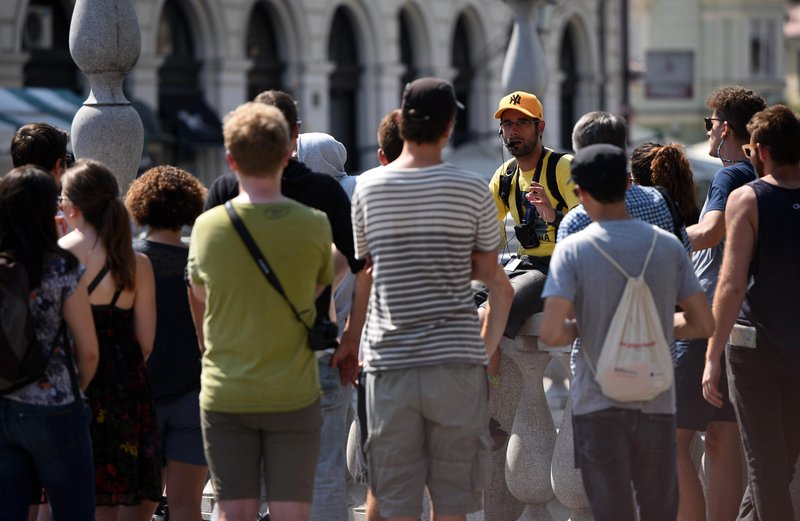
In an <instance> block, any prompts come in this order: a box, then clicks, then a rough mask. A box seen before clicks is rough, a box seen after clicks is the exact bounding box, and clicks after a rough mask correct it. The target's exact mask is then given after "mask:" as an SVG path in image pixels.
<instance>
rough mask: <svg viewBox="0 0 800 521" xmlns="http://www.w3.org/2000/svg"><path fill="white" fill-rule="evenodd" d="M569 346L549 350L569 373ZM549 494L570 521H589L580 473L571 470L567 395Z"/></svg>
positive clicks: (555, 451)
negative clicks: (551, 490)
mask: <svg viewBox="0 0 800 521" xmlns="http://www.w3.org/2000/svg"><path fill="white" fill-rule="evenodd" d="M570 350H571V346H568V347H565V348H553V349H552V350H551V354H552V355H553V357H554V358H555V359H556V360H557V361H558V363H559V365H560V366H561V367H563V368H564V370H565V371H567V373H569V353H570ZM551 479H552V483H553V492H554V493H555V495H556V498H557V499H558V501H559V502H560V503H561V504H562V505H564V506H565V507H567V508H568V509H569V511H570V516H569V519H570V521H591V519H592V512H591V510H590V505H589V498H588V497H587V496H586V489H585V488H584V486H583V478H582V477H581V471H580V470H579V469H576V468H575V444H574V439H573V434H572V400H571V399H570V398H569V396H567V403H566V407H565V408H564V414H563V416H562V417H561V426H560V427H559V429H558V436H557V437H556V446H555V450H554V451H553V466H552V476H551Z"/></svg>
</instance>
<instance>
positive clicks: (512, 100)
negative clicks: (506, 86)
mask: <svg viewBox="0 0 800 521" xmlns="http://www.w3.org/2000/svg"><path fill="white" fill-rule="evenodd" d="M508 102H509V103H511V104H512V105H519V104H520V103H522V97H521V96H520V95H519V94H512V95H511V97H510V98H509V99H508Z"/></svg>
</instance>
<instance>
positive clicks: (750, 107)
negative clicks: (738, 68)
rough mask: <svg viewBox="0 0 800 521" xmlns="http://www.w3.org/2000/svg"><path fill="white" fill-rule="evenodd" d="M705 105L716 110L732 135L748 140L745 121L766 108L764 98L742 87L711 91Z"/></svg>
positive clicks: (748, 134) (721, 88) (748, 135)
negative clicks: (729, 128) (726, 123)
mask: <svg viewBox="0 0 800 521" xmlns="http://www.w3.org/2000/svg"><path fill="white" fill-rule="evenodd" d="M706 106H708V108H710V109H711V110H715V111H717V115H718V116H719V117H720V119H722V120H723V121H727V122H728V126H730V127H731V131H732V132H733V135H734V136H736V137H737V138H739V139H742V140H749V139H750V133H749V132H748V130H747V122H748V121H750V118H752V117H753V114H755V113H756V112H760V111H762V110H764V109H765V108H767V103H766V102H765V101H764V98H762V97H761V96H759V95H758V94H756V93H755V92H753V91H752V90H749V89H745V88H744V87H739V86H738V85H737V86H733V87H720V88H719V89H717V90H715V91H714V92H713V93H711V96H709V97H708V99H707V100H706Z"/></svg>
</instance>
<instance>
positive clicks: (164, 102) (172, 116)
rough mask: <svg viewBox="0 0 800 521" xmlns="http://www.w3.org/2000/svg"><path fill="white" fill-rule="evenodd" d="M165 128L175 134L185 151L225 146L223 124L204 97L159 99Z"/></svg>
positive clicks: (180, 96) (162, 97)
mask: <svg viewBox="0 0 800 521" xmlns="http://www.w3.org/2000/svg"><path fill="white" fill-rule="evenodd" d="M159 105H160V113H161V121H162V128H163V130H165V131H167V132H171V133H172V134H173V136H174V138H175V142H176V144H177V145H178V146H179V147H181V148H184V149H188V150H197V149H200V148H207V147H216V146H221V145H222V122H221V121H220V119H219V116H217V113H216V112H215V111H214V110H213V109H212V108H211V107H209V106H208V104H207V103H206V101H205V99H203V96H202V95H200V94H194V95H162V96H161V97H160V99H159Z"/></svg>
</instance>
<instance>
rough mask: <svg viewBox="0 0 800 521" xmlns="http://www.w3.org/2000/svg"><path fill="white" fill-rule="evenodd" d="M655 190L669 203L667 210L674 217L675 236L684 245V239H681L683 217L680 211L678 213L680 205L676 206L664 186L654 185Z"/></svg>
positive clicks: (673, 230) (673, 228)
mask: <svg viewBox="0 0 800 521" xmlns="http://www.w3.org/2000/svg"><path fill="white" fill-rule="evenodd" d="M653 188H655V189H656V190H658V193H660V194H661V197H663V198H664V201H665V202H666V203H667V208H669V213H670V215H672V233H674V234H675V237H677V238H678V240H679V241H681V243H683V239H682V238H681V228H682V227H683V217H681V213H680V211H678V205H677V204H675V199H673V198H672V194H671V193H670V192H669V190H667V189H666V188H664V187H663V186H659V185H653Z"/></svg>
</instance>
